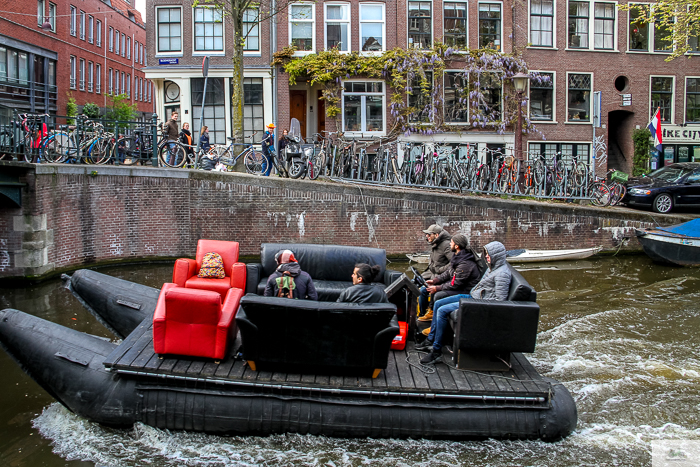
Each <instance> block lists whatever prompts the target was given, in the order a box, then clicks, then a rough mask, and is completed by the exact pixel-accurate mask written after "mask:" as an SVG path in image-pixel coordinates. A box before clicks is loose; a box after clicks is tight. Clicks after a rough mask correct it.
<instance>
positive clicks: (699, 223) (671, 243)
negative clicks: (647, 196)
mask: <svg viewBox="0 0 700 467" xmlns="http://www.w3.org/2000/svg"><path fill="white" fill-rule="evenodd" d="M635 233H636V235H637V240H639V243H641V244H642V248H643V249H644V252H645V253H646V254H647V255H649V257H650V258H651V259H653V260H654V261H657V262H660V263H670V264H674V265H676V266H700V219H693V220H692V221H688V222H684V223H682V224H678V225H673V226H670V227H657V228H653V229H637V230H636V231H635Z"/></svg>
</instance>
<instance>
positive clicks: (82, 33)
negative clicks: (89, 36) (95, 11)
mask: <svg viewBox="0 0 700 467" xmlns="http://www.w3.org/2000/svg"><path fill="white" fill-rule="evenodd" d="M80 39H81V40H85V12H84V11H82V10H80Z"/></svg>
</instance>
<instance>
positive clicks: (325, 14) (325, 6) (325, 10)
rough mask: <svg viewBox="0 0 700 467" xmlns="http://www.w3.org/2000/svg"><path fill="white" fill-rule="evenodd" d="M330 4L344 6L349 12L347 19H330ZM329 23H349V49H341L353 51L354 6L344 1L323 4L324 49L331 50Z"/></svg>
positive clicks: (345, 51)
mask: <svg viewBox="0 0 700 467" xmlns="http://www.w3.org/2000/svg"><path fill="white" fill-rule="evenodd" d="M329 6H339V7H342V8H343V9H344V10H346V12H347V18H348V19H347V20H342V19H334V20H331V21H329V20H328V7H329ZM328 23H343V24H346V25H347V28H348V43H347V50H340V52H341V53H350V52H351V51H352V8H351V6H350V4H349V3H343V2H332V3H324V4H323V38H324V40H323V50H330V49H331V48H330V47H328Z"/></svg>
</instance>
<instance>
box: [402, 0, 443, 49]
mask: <svg viewBox="0 0 700 467" xmlns="http://www.w3.org/2000/svg"><path fill="white" fill-rule="evenodd" d="M411 3H428V4H430V47H428V49H429V48H432V46H433V45H434V44H435V19H436V18H435V11H433V10H434V4H433V2H432V0H408V1H407V2H406V47H408V48H415V46H414V45H413V44H412V43H409V42H408V40H409V37H408V36H409V35H410V34H409V30H408V28H409V27H410V26H411V25H410V22H411V20H410V19H409V18H408V12H409V5H410V4H411ZM443 11H444V3H443ZM443 22H444V19H443ZM428 49H421V50H428Z"/></svg>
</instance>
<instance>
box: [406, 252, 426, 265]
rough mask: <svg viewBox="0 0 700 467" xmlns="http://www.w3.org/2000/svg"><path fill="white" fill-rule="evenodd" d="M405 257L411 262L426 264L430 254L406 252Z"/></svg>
mask: <svg viewBox="0 0 700 467" xmlns="http://www.w3.org/2000/svg"><path fill="white" fill-rule="evenodd" d="M406 258H408V260H409V261H411V262H414V263H419V264H428V263H429V262H430V255H429V254H428V253H413V254H411V253H406Z"/></svg>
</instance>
